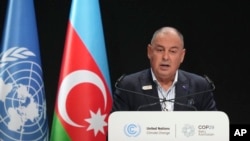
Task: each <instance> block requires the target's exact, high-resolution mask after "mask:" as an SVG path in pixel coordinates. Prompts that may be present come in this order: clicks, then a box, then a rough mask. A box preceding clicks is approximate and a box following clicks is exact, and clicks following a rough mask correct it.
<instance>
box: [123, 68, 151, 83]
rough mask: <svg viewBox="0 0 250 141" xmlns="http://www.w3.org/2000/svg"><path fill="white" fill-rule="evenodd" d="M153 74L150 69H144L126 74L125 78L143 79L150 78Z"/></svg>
mask: <svg viewBox="0 0 250 141" xmlns="http://www.w3.org/2000/svg"><path fill="white" fill-rule="evenodd" d="M150 76H151V72H150V69H143V70H140V71H137V72H134V73H128V74H125V77H124V80H127V81H128V80H129V81H131V80H132V81H137V80H141V79H148V78H149V77H150Z"/></svg>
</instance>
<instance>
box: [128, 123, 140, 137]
mask: <svg viewBox="0 0 250 141" xmlns="http://www.w3.org/2000/svg"><path fill="white" fill-rule="evenodd" d="M124 133H125V134H126V135H127V136H128V137H136V136H138V135H139V134H140V133H141V127H140V125H138V124H134V123H130V124H126V125H125V126H124Z"/></svg>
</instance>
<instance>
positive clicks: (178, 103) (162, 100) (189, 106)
mask: <svg viewBox="0 0 250 141" xmlns="http://www.w3.org/2000/svg"><path fill="white" fill-rule="evenodd" d="M158 99H159V100H160V101H159V102H155V103H150V104H144V105H141V106H139V107H138V108H137V111H140V109H142V108H147V107H151V106H154V105H157V104H161V103H164V102H172V103H174V104H177V105H180V106H184V107H188V108H190V109H193V110H194V111H197V108H196V107H195V106H192V105H193V104H192V103H191V102H188V103H190V105H189V104H183V103H180V102H176V101H173V99H172V100H167V99H166V98H164V99H160V98H158ZM191 100H192V101H193V99H191ZM188 101H190V100H188Z"/></svg>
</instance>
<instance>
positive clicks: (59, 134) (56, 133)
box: [50, 113, 70, 141]
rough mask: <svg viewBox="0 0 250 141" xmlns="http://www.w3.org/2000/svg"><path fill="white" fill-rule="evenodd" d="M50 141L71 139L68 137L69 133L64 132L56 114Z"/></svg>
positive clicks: (67, 140)
mask: <svg viewBox="0 0 250 141" xmlns="http://www.w3.org/2000/svg"><path fill="white" fill-rule="evenodd" d="M50 141H70V137H69V136H68V134H67V132H66V131H65V130H64V128H63V126H62V124H61V122H60V120H59V119H58V117H57V115H56V113H54V118H53V124H52V131H51V135H50Z"/></svg>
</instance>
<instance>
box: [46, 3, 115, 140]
mask: <svg viewBox="0 0 250 141" xmlns="http://www.w3.org/2000/svg"><path fill="white" fill-rule="evenodd" d="M111 106H112V97H111V86H110V78H109V71H108V63H107V56H106V50H105V42H104V36H103V29H102V21H101V14H100V7H99V1H98V0H73V1H72V5H71V11H70V18H69V22H68V29H67V36H66V42H65V48H64V54H63V60H62V65H61V72H60V77H59V84H58V93H57V101H56V105H55V113H54V118H53V124H52V132H51V137H50V139H51V141H68V140H81V141H104V140H106V136H107V129H108V128H107V126H108V123H107V121H108V116H109V113H110V111H111Z"/></svg>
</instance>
